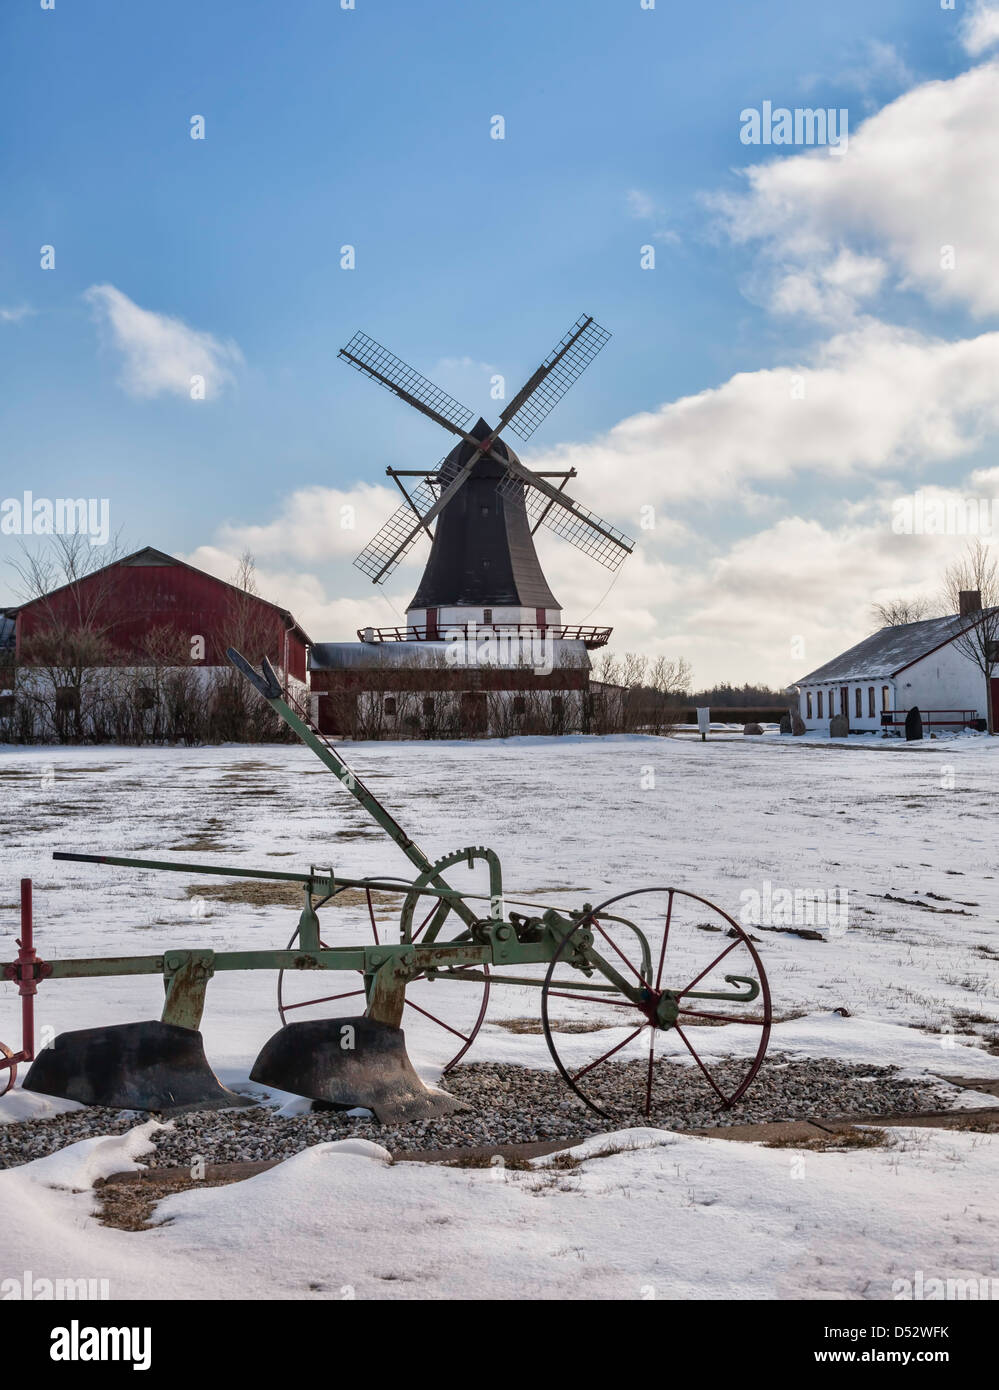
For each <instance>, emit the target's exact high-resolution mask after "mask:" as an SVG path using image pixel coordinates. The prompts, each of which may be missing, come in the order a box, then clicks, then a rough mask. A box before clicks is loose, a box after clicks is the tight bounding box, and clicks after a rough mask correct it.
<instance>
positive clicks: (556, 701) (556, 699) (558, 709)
mask: <svg viewBox="0 0 999 1390" xmlns="http://www.w3.org/2000/svg"><path fill="white" fill-rule="evenodd" d="M564 707H565V701H564V700H563V699H562V696H561V695H553V696H552V714H554V715H555V716H556V717H559V716H561V714H562V711H563V709H564Z"/></svg>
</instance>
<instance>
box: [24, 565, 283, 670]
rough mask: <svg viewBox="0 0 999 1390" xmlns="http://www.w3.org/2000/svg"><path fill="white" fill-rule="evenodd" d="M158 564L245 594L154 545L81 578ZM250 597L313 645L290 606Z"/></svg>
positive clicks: (55, 591) (26, 605)
mask: <svg viewBox="0 0 999 1390" xmlns="http://www.w3.org/2000/svg"><path fill="white" fill-rule="evenodd" d="M156 565H164V566H170V565H173V566H177V567H178V568H179V569H184V570H189V571H190V572H191V573H192V574H200V575H202V576H203V577H204V578H205V579H210V580H212V581H213V583H215V584H219V585H221V586H222V588H224V589H231V590H232V591H233V593H237V594H244V593H245V592H246V591H245V590H243V589H240V588H238V587H237V586H236V585H235V584H230V583H229V581H228V580H226V579H219V578H218V576H217V575H214V574H209V573H208V571H207V570H199V569H198V568H197V566H196V565H189V564H187V562H186V561H185V560H178V559H177V557H176V556H175V555H168V554H167V553H166V551H165V550H157V549H156V548H155V547H154V546H151V545H146V546H143V548H142V549H141V550H135V551H133V552H132V554H131V555H123V556H121V558H120V559H117V560H112V561H110V563H109V564H106V565H102V566H101V567H100V568H99V569H96V570H92V571H91V572H90V574H87V575H84V576H82V578H83V579H84V580H86V579H90V578H91V577H92V576H93V575H95V574H103V573H104V571H105V570H109V569H115V568H128V567H135V568H139V567H146V566H156ZM78 582H80V581H70V583H68V584H60V585H59V586H58V588H55V589H51V590H50V591H49V592H48V593H47V594H42V595H40V596H39V597H38V598H33V599H29V600H28V601H27V602H26V603H22V604H21V609H20V610H18V611H23V610H24V609H27V608H30V607H31V606H32V604H34V603H41V601H42V599H48V598H51V596H52V595H53V594H59V593H62V591H63V590H64V589H71V588H72V587H73V584H74V583H78ZM250 597H251V598H253V599H256V601H257V602H258V603H262V604H263V605H264V607H265V608H273V609H274V611H275V612H276V613H280V614H281V616H282V618H284V619H285V621H286V623H287V625H288V627H289V629H290V630H291V631H292V632H295V633H297V634H298V636H299V637H300V638H301V639H302V641H303V642H304V643H305V645H306V646H309V645H311V639H310V637H309V635H308V633H307V632H306V631H305V630H304V628H303V627H302V626H301V624H300V623H299V622H298V621H297V619H296V618H295V616H294V614H292V613H290V612H289V610H288V609H287V608H282V607H281V605H280V604H279V603H271V601H270V599H266V598H261V597H260V595H259V594H251V595H250Z"/></svg>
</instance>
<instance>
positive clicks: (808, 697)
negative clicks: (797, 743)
mask: <svg viewBox="0 0 999 1390" xmlns="http://www.w3.org/2000/svg"><path fill="white" fill-rule="evenodd" d="M811 717H812V692H811V691H810V690H809V691H806V693H805V718H806V719H811Z"/></svg>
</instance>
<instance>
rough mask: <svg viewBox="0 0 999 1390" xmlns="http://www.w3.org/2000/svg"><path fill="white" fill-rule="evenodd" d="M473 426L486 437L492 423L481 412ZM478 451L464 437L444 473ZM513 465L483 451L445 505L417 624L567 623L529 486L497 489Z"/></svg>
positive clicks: (412, 611) (412, 617)
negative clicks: (543, 552)
mask: <svg viewBox="0 0 999 1390" xmlns="http://www.w3.org/2000/svg"><path fill="white" fill-rule="evenodd" d="M470 433H471V434H473V435H474V436H475V437H476V438H478V439H484V438H486V437H487V436H488V434H489V426H488V425H487V424H486V422H485V421H484V420H482V419H480V420H479V421H478V423H477V424H476V425H475V426H473V428H472V430H471V431H470ZM496 447H497V451H498V452H500V453H502V454H503V455H504V456H505V457H506V458H507V459H509V458H511V457H512V458H514V459H516V458H517V456H516V454H514V453H513V451H512V450H511V449H510V448H509V447H508V446H507V445H506V444H505V443H504V442H503V441H500V442H499V443H498V444H497V446H496ZM471 453H472V445H470V444H468V443H465V442H462V443H461V444H459V445H458V446H457V447H456V448H455V449H453V450H452V451H451V453H450V454H448V456H447V458H446V459H445V460H444V463H443V464H442V465H441V470H440V471H441V475H442V476H443V477H445V478H446V477H453V476H454V475H455V474H456V473H457V472H458V470H459V469H460V468H461V467H462V466H463V465H464V464H465V463H466V462H467V461H468V458H469V456H470V455H471ZM518 462H519V460H518ZM505 471H506V470H505V467H504V465H503V464H501V463H499V462H497V461H496V460H495V459H493V458H491V457H490V456H489V455H487V454H480V455H479V456H478V458H477V460H476V462H475V464H474V465H473V467H472V471H471V473H470V474H469V476H468V481H467V482H466V483H465V486H464V487H463V488H462V489H461V491H460V492H458V494H457V495H456V496H455V497H454V498H453V500H452V501H451V502H450V503H449V504H448V506H446V507H445V508H444V510H443V511H442V512H441V513H440V516H439V517H438V519H437V526H436V529H435V531H434V539H433V542H432V544H431V547H430V555H429V558H428V560H427V565H426V569H425V570H424V571H423V578H422V579H421V580H420V584H419V587H418V588H417V591H416V594H415V596H414V598H413V600H412V602H411V603H410V604H409V607H408V608H407V611H406V616H407V621H408V625H409V626H410V627H412V628H413V629H414V630H425V629H426V630H429V632H431V633H433V632H434V631H435V630H436V632H437V633H438V634H440V633H442V632H448V631H450V630H451V629H452V628H454V627H455V626H463V625H465V624H471V623H475V624H476V626H477V627H478V628H480V629H481V628H484V627H494V626H496V625H499V626H500V630H502V628H503V627H506V626H508V625H510V624H516V625H518V626H519V627H523V628H524V629H525V630H526V629H529V628H532V627H540V628H548V627H557V626H559V625H560V624H561V621H562V608H561V605H560V604H559V602H558V600H557V599H556V597H555V595H554V594H553V593H552V591H551V589H550V588H549V586H548V581H547V580H546V579H545V576H544V573H543V571H542V569H541V563H540V561H539V560H538V555H537V551H536V550H535V547H534V537H533V536H532V534H531V522H530V518H529V517H528V514H527V504H526V501H525V498H524V493H523V490H522V489H518V490H511V491H509V492H508V493H506V494H502V493H500V492H499V491H497V487H498V484H499V483H500V482H501V481H502V479H503V477H504V476H505ZM431 640H432V639H431Z"/></svg>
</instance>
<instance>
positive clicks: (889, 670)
mask: <svg viewBox="0 0 999 1390" xmlns="http://www.w3.org/2000/svg"><path fill="white" fill-rule="evenodd" d="M997 612H999V610H996V609H987V610H986V612H985V614H983V613H982V612H981V611H980V610H979V611H977V612H967V613H964V614H960V615H955V614H951V615H949V616H947V617H943V618H928V619H927V620H926V621H924V622H919V623H905V624H903V625H901V626H898V627H884V628H882V629H881V630H880V631H879V632H875V633H873V634H872V635H871V636H870V637H865V638H864V640H863V641H862V642H858V643H857V645H856V646H855V647H851V648H850V649H849V651H845V652H843V653H842V655H840V656H837V657H834V658H833V659H832V661H827V662H826V664H825V665H824V666H820V667H819V668H818V669H817V670H815V671H812V672H810V674H809V675H807V676H802V677H801V679H800V680H798V681H796V682H795V686H796V688H797V690H798V692H799V698H800V712H801V717H802V719H803V720H804V722H805V727H806V728H807V729H808V730H809V731H810V732H811V731H813V730H815V731H825V732H828V731H829V721H830V719H831V717H832V716H833V715H840V714H842V715H846V717H847V719H848V720H849V725H850V732H851V733H860V732H865V731H876V730H880V729H881V727H882V719H881V716H882V713H884V712H889V713H891V715H892V722H893V724H894V726H895V727H897V728H899V727H901V726H902V724H904V721H905V714H906V711H908V710H910V709H912V707H913V706H914V705H915V706H917V707H918V708H919V711H920V714H921V715H922V717H923V722H924V724H927V725H928V726H929V727H930V728H931V729H932V728H933V727H936V726H939V727H949V728H958V727H961V726H962V725H969V724H972V723H973V721H974V720H978V719H981V720H984V719H987V717H988V693H987V690H986V682H985V675H984V673H983V671H982V669H981V667H980V666H979V665H978V664H977V662H976V661H975V660H974V658H973V657H972V656H971V655H970V654H968V653H967V652H965V651H963V650H962V649H961V646H960V645H959V644H958V643H957V642H956V641H955V639H956V638H957V637H959V636H960V635H961V633H963V632H967V631H968V630H969V629H970V628H972V627H973V626H974V625H975V624H976V623H979V622H981V621H983V618H984V619H985V620H987V621H989V622H993V621H994V620H995V615H996V614H997ZM997 687H999V680H996V679H993V681H992V695H993V701H994V702H995V708H996V710H997V711H999V690H997Z"/></svg>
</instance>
